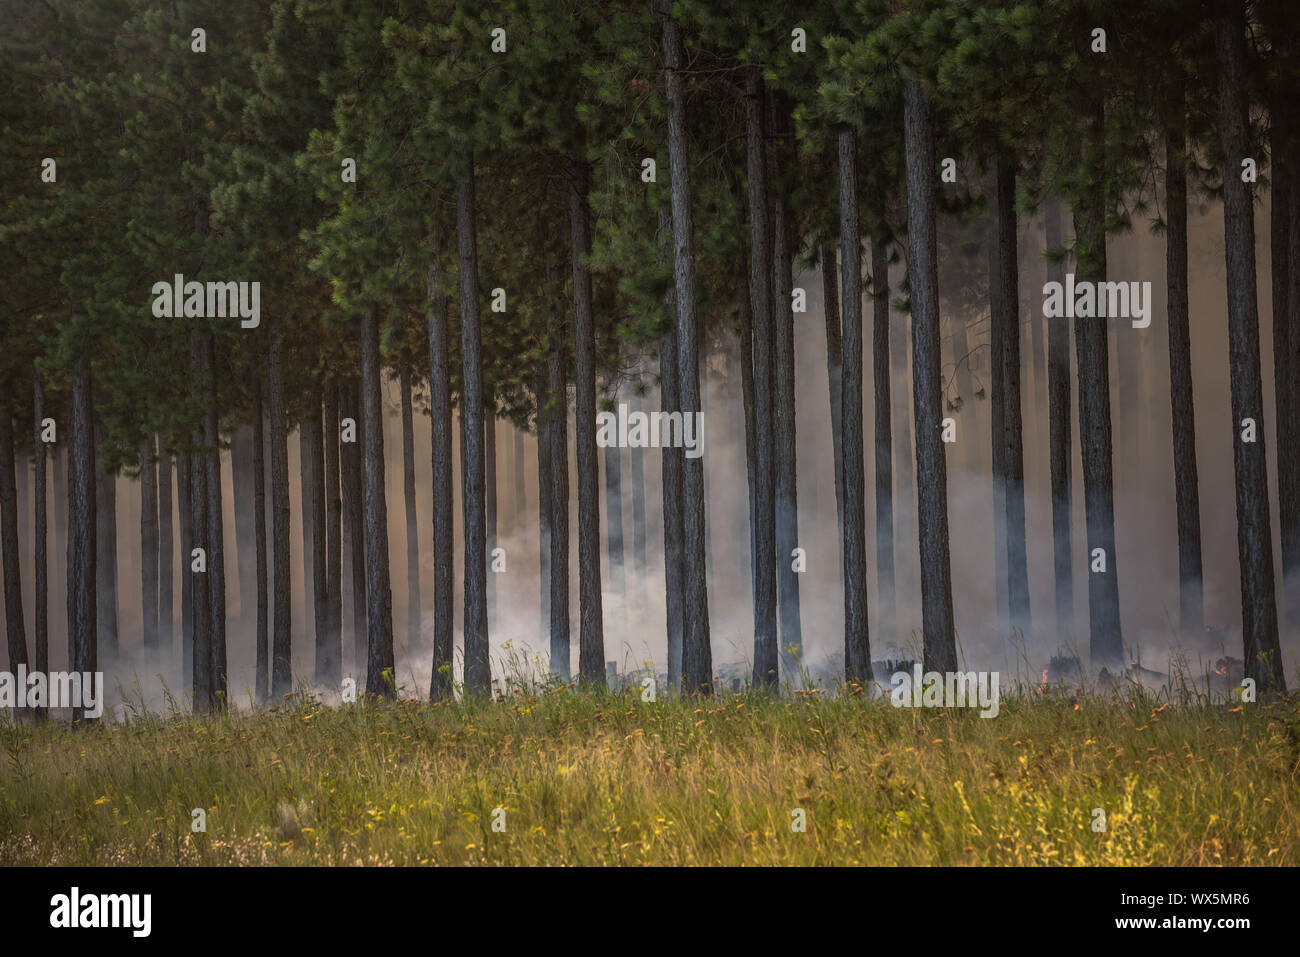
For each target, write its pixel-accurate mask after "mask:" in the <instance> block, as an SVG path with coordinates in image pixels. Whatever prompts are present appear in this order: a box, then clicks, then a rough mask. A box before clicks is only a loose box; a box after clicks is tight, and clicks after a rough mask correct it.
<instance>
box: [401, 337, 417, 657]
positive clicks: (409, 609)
mask: <svg viewBox="0 0 1300 957" xmlns="http://www.w3.org/2000/svg"><path fill="white" fill-rule="evenodd" d="M397 381H398V393H399V395H400V399H401V406H402V496H403V500H404V502H405V504H406V642H407V646H408V647H410V648H412V649H414V648H418V647H419V646H420V536H419V527H420V522H419V519H418V518H417V517H416V510H415V415H414V413H413V411H412V409H411V366H410V363H408V362H406V361H403V362H402V363H401V365H400V366H399V368H398V373H397Z"/></svg>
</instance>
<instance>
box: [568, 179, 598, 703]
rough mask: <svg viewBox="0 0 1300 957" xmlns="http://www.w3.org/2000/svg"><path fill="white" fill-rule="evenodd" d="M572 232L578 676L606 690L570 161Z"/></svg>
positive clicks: (585, 216)
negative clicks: (576, 482)
mask: <svg viewBox="0 0 1300 957" xmlns="http://www.w3.org/2000/svg"><path fill="white" fill-rule="evenodd" d="M568 166H569V226H570V231H571V244H572V259H573V344H574V410H573V422H574V424H573V432H574V443H575V446H576V449H577V467H578V610H579V618H578V620H579V626H578V674H579V675H580V677H581V679H582V681H584V682H590V683H591V684H594V685H596V686H597V687H603V686H604V684H605V635H604V623H603V614H602V608H601V591H600V486H599V484H598V482H599V465H598V464H597V458H596V327H595V314H594V313H593V311H592V304H591V270H590V269H589V268H588V267H587V264H586V262H585V260H586V257H587V256H589V255H590V254H591V210H590V209H589V208H588V206H587V190H588V179H589V177H590V170H589V169H588V168H587V163H586V161H585V160H583V159H581V158H580V157H578V156H576V155H575V156H570V157H569V161H568Z"/></svg>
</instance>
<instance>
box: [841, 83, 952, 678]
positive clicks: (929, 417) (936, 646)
mask: <svg viewBox="0 0 1300 957" xmlns="http://www.w3.org/2000/svg"><path fill="white" fill-rule="evenodd" d="M903 131H904V140H905V149H906V153H907V222H908V233H907V240H908V247H909V250H910V256H909V257H908V259H909V268H910V269H911V272H912V282H911V286H912V369H913V371H912V392H913V396H914V401H915V404H916V474H917V505H918V509H917V511H918V515H919V523H918V524H919V526H920V528H919V533H920V535H919V540H920V550H921V620H922V625H921V627H922V630H923V634H924V636H925V638H924V643H925V652H924V657H925V670H926V671H938V672H948V671H956V670H957V646H956V636H955V631H954V627H953V614H952V567H951V564H950V561H949V552H948V466H947V462H946V460H945V457H944V452H943V442H942V440H941V438H940V429H939V426H940V420H941V419H942V418H943V396H942V388H943V381H942V376H941V372H940V356H939V352H940V328H939V280H938V262H937V256H936V239H935V183H934V181H935V176H936V170H937V169H938V165H937V163H936V162H935V155H934V149H935V147H934V113H933V107H932V105H931V103H930V98H929V95H928V94H927V92H926V90H925V88H924V87H923V86H922V85H921V82H920V81H919V80H916V79H909V80H907V81H906V84H905V86H904V92H903ZM845 455H846V456H847V455H848V449H847V447H846V449H845ZM859 458H861V455H859Z"/></svg>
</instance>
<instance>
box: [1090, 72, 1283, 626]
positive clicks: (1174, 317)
mask: <svg viewBox="0 0 1300 957" xmlns="http://www.w3.org/2000/svg"><path fill="white" fill-rule="evenodd" d="M1177 109H1178V114H1179V118H1178V120H1177V121H1175V123H1174V124H1172V125H1171V126H1170V127H1169V129H1168V130H1167V131H1166V133H1165V157H1166V171H1165V206H1166V209H1167V212H1166V223H1167V229H1166V231H1165V237H1166V242H1167V246H1166V250H1167V251H1166V254H1165V272H1166V277H1167V280H1168V286H1169V384H1170V393H1171V395H1172V396H1173V402H1172V410H1173V420H1172V421H1173V447H1174V495H1175V498H1176V501H1177V507H1178V622H1179V627H1180V629H1181V630H1182V633H1183V634H1184V635H1186V636H1198V635H1200V634H1201V632H1202V631H1203V630H1204V628H1205V598H1204V586H1203V585H1202V579H1201V502H1200V483H1199V480H1198V478H1197V474H1196V414H1195V413H1196V406H1195V401H1194V397H1193V390H1192V335H1191V322H1190V320H1189V311H1188V300H1187V166H1186V163H1187V154H1186V125H1185V122H1184V120H1183V119H1182V112H1183V109H1184V107H1183V95H1182V93H1181V91H1180V92H1179V95H1178V107H1177ZM1275 301H1276V300H1275ZM1066 401H1067V402H1068V401H1069V396H1068V394H1067V396H1066ZM1280 411H1281V410H1280V409H1279V413H1280ZM1279 421H1280V420H1279Z"/></svg>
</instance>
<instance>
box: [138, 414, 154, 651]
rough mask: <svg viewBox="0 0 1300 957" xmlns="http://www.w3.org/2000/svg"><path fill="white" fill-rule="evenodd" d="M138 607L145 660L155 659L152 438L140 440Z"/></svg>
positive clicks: (151, 436)
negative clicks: (140, 616)
mask: <svg viewBox="0 0 1300 957" xmlns="http://www.w3.org/2000/svg"><path fill="white" fill-rule="evenodd" d="M140 609H141V615H142V618H143V620H142V622H141V633H142V637H143V641H144V653H145V661H146V662H149V663H151V664H152V663H153V662H156V661H157V660H158V466H157V463H156V462H155V454H154V438H153V435H150V436H148V437H147V438H145V439H142V440H141V441H140Z"/></svg>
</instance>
